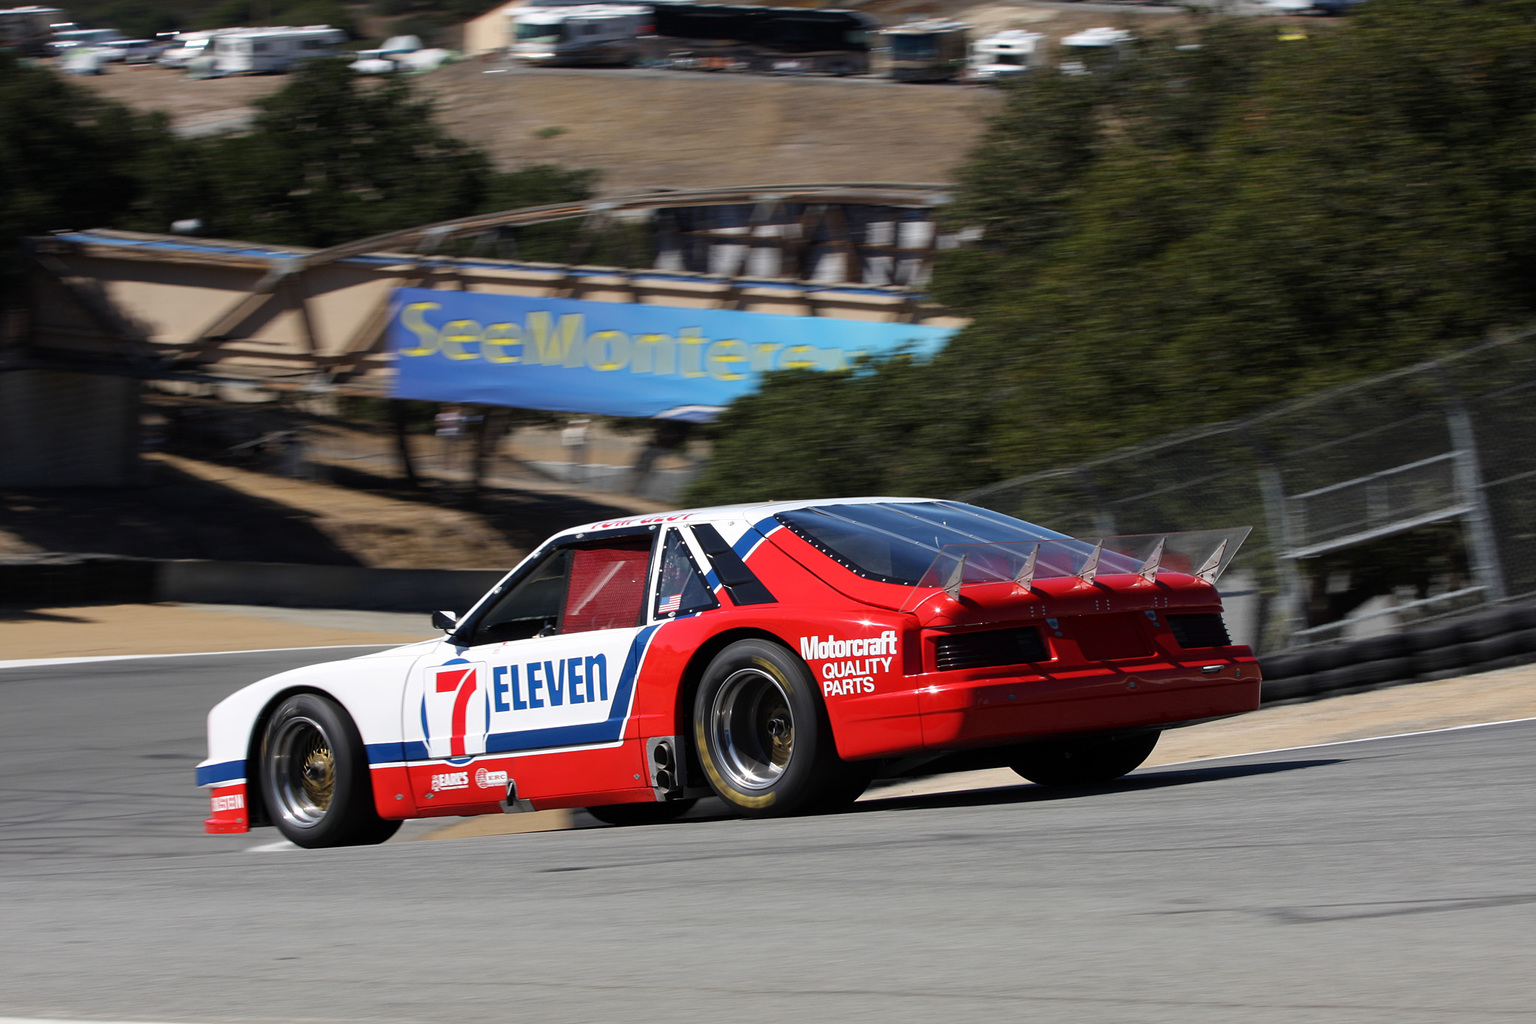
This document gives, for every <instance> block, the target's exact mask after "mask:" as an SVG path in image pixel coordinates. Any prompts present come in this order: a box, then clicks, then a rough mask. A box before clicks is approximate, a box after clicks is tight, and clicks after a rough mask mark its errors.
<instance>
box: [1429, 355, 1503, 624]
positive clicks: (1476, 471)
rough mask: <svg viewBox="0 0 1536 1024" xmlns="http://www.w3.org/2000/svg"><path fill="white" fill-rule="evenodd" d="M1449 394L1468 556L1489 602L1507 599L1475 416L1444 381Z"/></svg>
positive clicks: (1447, 404) (1447, 419) (1449, 417)
mask: <svg viewBox="0 0 1536 1024" xmlns="http://www.w3.org/2000/svg"><path fill="white" fill-rule="evenodd" d="M1441 384H1442V386H1444V387H1445V389H1446V392H1447V397H1446V402H1445V423H1446V427H1447V429H1448V430H1449V431H1450V435H1451V447H1452V450H1453V451H1454V452H1455V454H1456V459H1455V461H1454V462H1453V463H1452V466H1453V467H1454V475H1455V481H1456V490H1457V491H1459V492H1460V495H1459V496H1460V498H1461V500H1462V502H1463V503H1464V504H1465V505H1466V506H1467V507H1468V508H1469V509H1471V511H1470V512H1468V513H1467V519H1466V521H1467V557H1468V561H1470V562H1471V566H1470V568H1471V570H1472V578H1473V579H1474V580H1476V581H1477V583H1478V585H1479V586H1481V587H1482V588H1483V593H1484V594H1485V595H1486V596H1487V598H1488V600H1489V601H1502V600H1504V596H1505V594H1504V567H1503V565H1502V564H1501V563H1500V562H1499V548H1498V545H1497V544H1496V543H1495V541H1494V537H1493V517H1492V516H1491V515H1490V514H1489V512H1488V494H1487V492H1486V491H1485V490H1484V488H1483V471H1482V467H1481V465H1480V464H1479V462H1478V458H1477V439H1476V437H1475V436H1474V434H1473V432H1472V417H1471V416H1469V415H1468V414H1467V408H1466V406H1464V405H1462V404H1461V397H1460V396H1459V395H1458V394H1457V393H1456V392H1455V391H1454V390H1453V389H1452V387H1451V385H1450V384H1449V382H1448V381H1446V380H1444V378H1443V377H1442V379H1441Z"/></svg>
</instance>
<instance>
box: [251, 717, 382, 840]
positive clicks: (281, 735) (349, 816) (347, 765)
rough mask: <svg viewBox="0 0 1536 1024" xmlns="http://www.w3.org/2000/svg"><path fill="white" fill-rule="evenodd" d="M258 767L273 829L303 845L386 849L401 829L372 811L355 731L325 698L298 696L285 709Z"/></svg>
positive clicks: (364, 757)
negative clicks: (373, 845) (382, 845)
mask: <svg viewBox="0 0 1536 1024" xmlns="http://www.w3.org/2000/svg"><path fill="white" fill-rule="evenodd" d="M258 765H259V771H260V773H261V794H262V797H263V798H264V799H265V800H266V805H267V813H268V815H269V816H270V817H271V818H272V824H274V825H276V826H277V830H278V831H279V832H281V833H282V834H283V835H285V836H287V837H288V838H289V839H290V840H292V841H293V842H294V843H296V844H298V845H299V846H304V847H308V848H311V849H315V848H318V847H322V846H364V845H368V844H370V843H382V842H383V841H384V840H386V839H388V838H389V837H390V836H392V835H394V834H395V832H396V831H397V830H398V829H399V828H400V822H398V821H388V820H385V819H383V818H381V817H379V814H378V811H377V810H375V809H374V805H373V787H372V784H371V782H370V780H369V777H368V754H367V751H366V750H365V749H364V747H363V741H362V738H361V737H360V736H359V735H358V732H357V726H355V725H353V724H352V719H351V718H349V717H348V716H347V713H346V712H345V711H343V710H342V709H341V708H340V707H339V706H338V705H337V704H336V702H335V701H333V700H330V699H329V698H327V697H322V696H320V695H319V694H315V693H299V694H295V695H293V696H292V697H289V698H288V699H287V700H285V701H283V702H282V703H281V704H279V705H278V707H277V710H276V711H274V712H273V713H272V717H271V719H270V720H268V722H267V731H266V733H265V734H264V735H263V736H262V741H261V754H260V757H259V759H258Z"/></svg>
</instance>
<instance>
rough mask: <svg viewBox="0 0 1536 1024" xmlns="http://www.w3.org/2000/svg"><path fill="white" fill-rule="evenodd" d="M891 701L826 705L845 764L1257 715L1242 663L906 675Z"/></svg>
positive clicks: (1248, 671) (1248, 662)
mask: <svg viewBox="0 0 1536 1024" xmlns="http://www.w3.org/2000/svg"><path fill="white" fill-rule="evenodd" d="M908 679H909V680H911V681H912V682H915V683H917V684H918V685H917V686H916V687H914V688H913V689H911V690H907V691H905V692H899V693H885V694H872V695H870V696H867V697H858V698H850V699H846V700H843V701H835V702H829V707H828V710H829V712H830V713H831V714H832V718H833V724H834V729H835V732H836V735H837V748H838V752H839V753H840V754H841V755H842V756H843V757H845V758H848V759H866V758H875V757H897V756H903V755H907V754H915V753H919V752H923V751H937V750H959V749H964V748H967V747H985V746H998V745H1002V744H1007V743H1019V742H1025V741H1028V740H1033V739H1044V738H1046V737H1050V736H1062V735H1067V734H1071V733H1086V732H1113V731H1116V730H1123V729H1145V728H1161V727H1167V726H1173V725H1187V724H1190V723H1192V722H1199V721H1205V720H1208V719H1215V718H1226V717H1228V716H1231V715H1238V714H1242V713H1244V712H1247V711H1253V710H1256V709H1257V708H1258V706H1259V688H1260V685H1261V677H1260V674H1259V665H1258V662H1257V661H1256V660H1255V659H1254V658H1253V657H1252V656H1251V655H1248V654H1244V655H1241V656H1233V657H1219V658H1212V659H1210V660H1209V661H1205V662H1202V663H1197V664H1185V665H1170V664H1168V663H1166V662H1164V663H1159V664H1147V665H1136V666H1131V667H1114V666H1111V665H1106V664H1104V663H1099V664H1096V665H1091V666H1083V667H1081V668H1079V669H1075V670H1068V671H1061V672H1055V673H1050V674H1031V675H1003V674H999V672H998V670H996V669H993V670H990V672H987V671H975V670H972V671H962V672H931V673H926V674H924V675H921V676H909V677H908Z"/></svg>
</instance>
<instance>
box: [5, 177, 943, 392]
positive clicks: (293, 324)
mask: <svg viewBox="0 0 1536 1024" xmlns="http://www.w3.org/2000/svg"><path fill="white" fill-rule="evenodd" d="M949 198H950V197H949V189H948V187H947V186H943V185H912V184H878V183H876V184H870V183H843V184H809V185H807V184H799V185H784V186H770V187H761V186H755V187H751V188H720V189H696V190H661V191H654V192H648V193H644V194H639V195H631V196H620V197H611V198H604V199H594V200H588V201H582V202H573V203H561V204H555V205H549V206H539V207H532V208H527V209H521V210H512V211H507V212H501V213H491V214H484V215H479V216H474V217H466V218H463V219H460V220H453V221H446V222H443V223H438V224H428V225H422V226H419V227H413V228H408V229H405V230H402V231H397V232H392V233H390V234H386V235H380V236H376V237H373V238H367V239H362V240H360V241H356V242H349V243H346V244H343V245H337V246H333V247H331V248H328V249H318V250H315V249H305V248H299V247H291V246H276V245H263V244H253V243H247V242H234V241H220V240H210V239H201V238H190V237H186V236H180V235H149V234H139V233H132V232H122V231H108V230H93V231H73V232H64V233H59V234H56V235H52V236H48V237H45V238H34V239H31V240H29V244H28V248H27V255H28V260H29V274H30V279H29V295H30V305H29V308H28V310H27V311H26V318H25V319H26V322H25V325H24V327H23V328H22V329H20V330H12V331H11V332H10V338H11V343H10V344H8V345H7V346H6V347H5V348H4V349H0V368H5V367H7V366H9V367H10V368H21V367H23V366H25V367H29V368H34V369H44V370H57V371H66V372H79V373H98V374H112V375H117V376H128V377H139V378H144V379H164V380H189V381H203V382H237V383H240V384H242V385H245V386H252V385H254V386H256V387H259V388H263V389H307V390H322V391H337V392H341V393H353V394H372V395H383V394H387V392H388V385H389V380H390V376H391V371H392V356H391V355H390V353H389V352H387V351H386V350H385V340H384V339H385V328H386V326H387V324H388V322H389V320H390V317H391V313H392V302H391V299H392V295H393V293H394V290H395V289H396V288H402V287H413V288H438V289H456V290H465V291H484V292H492V293H501V294H514V295H528V296H541V297H550V298H574V299H587V300H594V301H608V302H620V303H623V302H631V303H650V304H657V305H672V306H684V307H701V308H717V309H735V310H742V311H747V312H764V313H777V314H789V315H799V316H829V317H844V318H849V319H860V320H880V321H892V322H907V323H924V324H934V325H940V326H953V325H955V324H957V323H958V321H955V320H953V319H952V318H949V317H947V316H946V314H945V313H944V311H942V310H941V309H939V308H937V307H935V306H933V305H932V304H931V303H930V302H929V301H928V300H927V298H926V296H925V294H924V291H923V289H924V287H925V286H926V284H927V282H928V279H929V274H930V272H931V268H932V264H933V259H934V256H935V255H936V253H937V252H938V251H939V250H941V249H944V248H948V247H954V246H958V245H961V244H963V243H964V242H965V241H967V239H966V238H965V237H964V236H962V235H957V234H953V233H946V232H945V231H944V229H943V228H942V227H941V226H940V224H939V222H938V221H937V219H936V213H937V211H939V210H941V209H942V207H943V206H944V205H945V204H946V203H947V202H948V201H949ZM562 224H564V225H566V228H567V229H566V230H564V231H563V232H559V231H557V232H553V233H551V231H550V228H551V227H552V226H558V225H562ZM541 231H542V232H543V234H542V235H540V234H539V233H540V232H541ZM552 237H554V238H556V239H557V240H558V242H559V244H561V245H563V246H564V254H565V262H539V261H535V260H529V259H524V258H522V256H523V253H524V252H525V251H526V250H527V248H528V245H529V241H530V239H531V238H532V239H536V240H539V241H540V242H541V244H542V246H543V252H542V253H541V254H544V255H547V254H548V252H549V248H550V241H551V238H552ZM599 251H601V252H603V253H605V254H608V255H613V254H615V253H616V254H617V256H618V257H619V260H620V261H621V262H623V263H625V264H627V265H625V266H602V265H593V264H591V263H588V262H585V260H587V259H589V258H590V257H591V255H592V254H593V253H596V252H599Z"/></svg>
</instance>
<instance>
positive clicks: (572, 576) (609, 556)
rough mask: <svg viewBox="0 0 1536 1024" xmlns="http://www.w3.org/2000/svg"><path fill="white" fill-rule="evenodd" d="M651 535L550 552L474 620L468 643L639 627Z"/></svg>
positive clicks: (477, 643)
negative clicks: (477, 620) (471, 634)
mask: <svg viewBox="0 0 1536 1024" xmlns="http://www.w3.org/2000/svg"><path fill="white" fill-rule="evenodd" d="M652 539H653V538H652V536H651V535H649V534H647V535H645V536H641V537H623V538H619V539H616V540H611V541H607V542H605V543H602V544H588V545H582V546H577V547H567V548H561V549H559V550H557V551H551V552H550V553H549V554H548V555H546V556H545V557H544V559H543V560H542V561H540V562H539V564H538V565H536V566H535V567H534V568H533V570H532V571H531V572H529V573H527V574H526V575H525V576H523V578H522V579H520V580H518V581H517V582H516V583H514V584H513V585H512V588H511V589H510V590H508V591H507V592H506V593H505V594H503V595H502V596H501V597H499V598H498V599H497V600H496V602H495V604H493V605H492V606H491V607H490V609H489V610H488V611H487V612H486V613H485V615H484V616H483V617H482V618H481V619H480V621H479V622H478V623H476V624H475V627H474V635H473V636H471V637H470V638H469V643H470V645H472V646H479V645H481V644H499V643H506V642H507V641H509V640H527V639H529V638H530V637H536V636H554V635H555V634H557V633H585V632H589V631H591V630H595V629H622V628H625V627H630V626H638V625H640V624H641V619H642V615H643V612H644V609H645V586H646V574H647V570H648V569H649V567H650V563H651V543H652Z"/></svg>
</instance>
